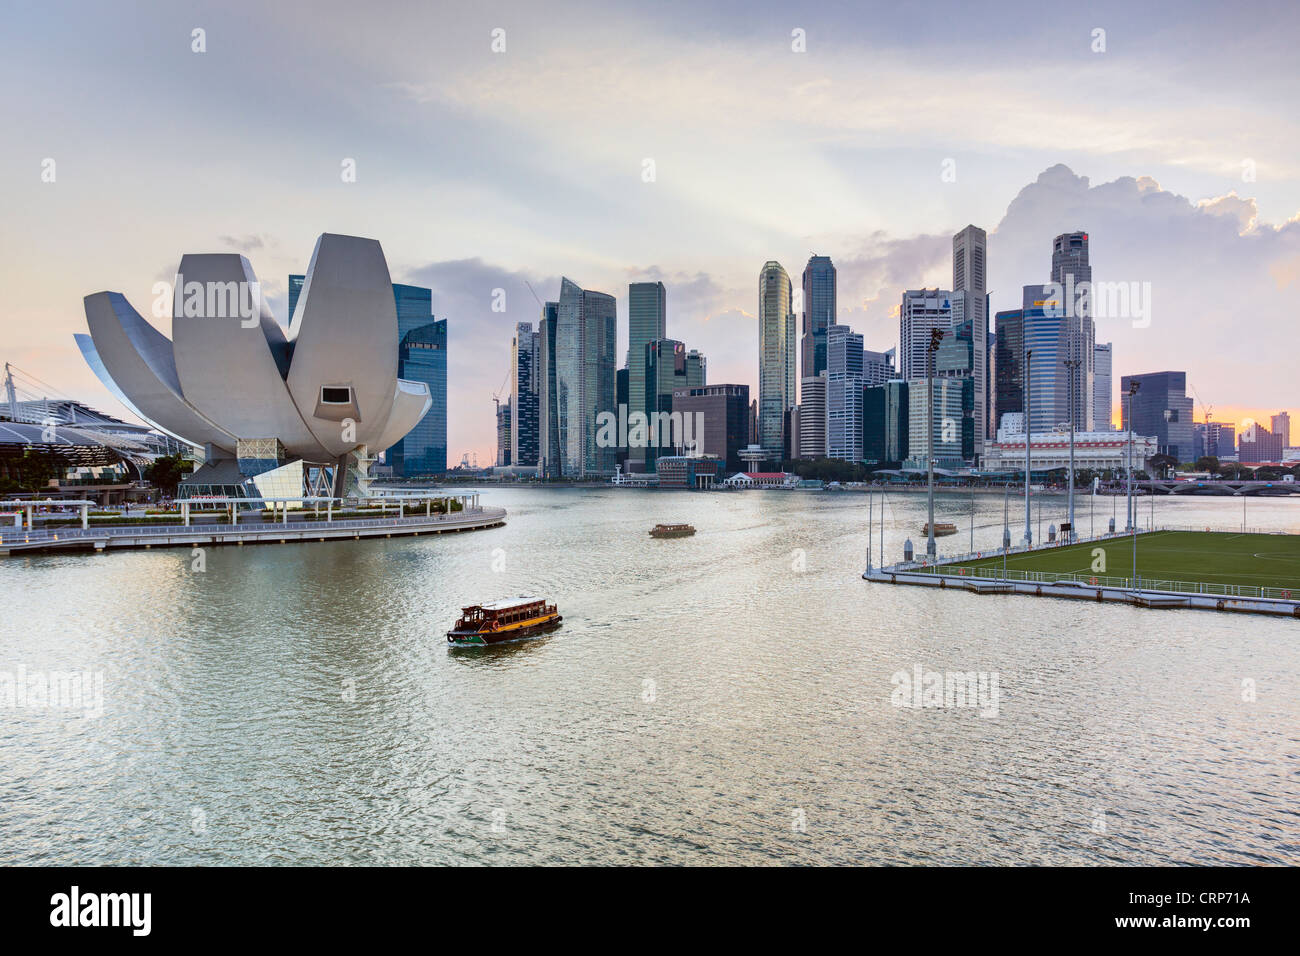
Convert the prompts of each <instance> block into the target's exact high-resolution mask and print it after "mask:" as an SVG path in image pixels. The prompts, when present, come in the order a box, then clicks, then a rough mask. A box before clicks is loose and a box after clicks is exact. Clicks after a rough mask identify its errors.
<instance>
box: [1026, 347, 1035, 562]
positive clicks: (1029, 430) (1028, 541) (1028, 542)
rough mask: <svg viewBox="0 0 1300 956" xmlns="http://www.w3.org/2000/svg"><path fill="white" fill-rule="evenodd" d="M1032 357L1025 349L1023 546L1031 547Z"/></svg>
mask: <svg viewBox="0 0 1300 956" xmlns="http://www.w3.org/2000/svg"><path fill="white" fill-rule="evenodd" d="M1033 356H1034V350H1033V349H1025V429H1024V431H1025V544H1026V545H1028V546H1031V547H1032V546H1033V543H1034V523H1033V518H1032V516H1031V514H1030V511H1029V477H1030V464H1029V442H1030V439H1031V438H1032V437H1033V433H1032V426H1031V425H1030V394H1031V389H1030V384H1031V378H1032V375H1033V372H1032V370H1031V368H1030V361H1029V360H1030V359H1031V358H1033Z"/></svg>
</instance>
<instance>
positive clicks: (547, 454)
mask: <svg viewBox="0 0 1300 956" xmlns="http://www.w3.org/2000/svg"><path fill="white" fill-rule="evenodd" d="M559 319H560V303H558V302H547V303H546V304H545V305H543V306H542V316H541V320H540V321H539V322H538V323H537V390H538V395H537V453H538V457H539V459H540V460H539V462H538V465H539V468H538V471H539V473H540V474H541V476H542V477H544V478H554V477H557V476H558V475H559V474H560V427H559V400H558V399H557V398H556V392H555V368H556V364H557V362H556V355H555V332H556V327H557V326H558V325H559Z"/></svg>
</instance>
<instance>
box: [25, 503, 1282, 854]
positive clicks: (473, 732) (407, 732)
mask: <svg viewBox="0 0 1300 956" xmlns="http://www.w3.org/2000/svg"><path fill="white" fill-rule="evenodd" d="M485 497H486V498H487V499H488V502H489V503H491V504H501V505H504V506H505V507H506V508H508V509H509V512H510V514H509V523H508V525H507V526H505V527H504V528H499V529H494V530H490V531H485V532H476V533H473V534H463V535H456V536H450V537H441V538H418V539H394V540H391V541H390V540H385V541H374V542H367V541H359V542H340V543H326V544H317V545H312V544H305V545H295V544H289V545H263V546H258V547H247V548H226V549H220V548H213V549H209V550H208V551H207V554H206V570H204V571H201V572H199V571H195V570H193V568H192V558H191V556H190V553H189V552H188V551H185V550H163V551H148V552H145V551H141V552H124V553H116V554H105V555H98V556H92V555H78V556H47V557H30V558H6V559H0V588H2V592H0V593H3V610H2V611H0V674H15V673H17V670H18V668H19V667H23V668H25V669H26V671H27V672H28V673H29V674H30V673H33V672H48V671H50V670H72V669H75V670H78V671H91V672H101V673H102V675H103V713H102V716H100V717H98V718H97V719H87V718H85V717H84V716H82V715H81V714H80V712H78V711H73V710H67V709H50V708H46V709H13V708H9V707H5V708H4V709H3V710H0V863H11V864H12V863H90V864H109V863H122V864H130V863H162V864H172V863H309V864H348V863H451V864H459V863H485V862H486V863H532V862H541V863H583V862H590V863H610V862H613V863H633V862H640V863H651V862H653V863H697V864H710V863H729V862H740V863H751V864H769V863H956V864H969V863H996V864H1020V863H1085V864H1105V863H1120V862H1127V863H1292V864H1294V863H1297V862H1300V847H1298V844H1300V809H1298V808H1300V777H1298V776H1297V771H1298V769H1300V761H1298V759H1297V758H1298V756H1300V622H1292V621H1286V620H1271V619H1264V618H1255V617H1244V616H1243V617H1236V616H1228V615H1218V614H1211V613H1206V612H1198V611H1159V612H1157V611H1144V610H1139V609H1132V608H1128V607H1123V606H1113V605H1101V606H1098V605H1091V604H1085V603H1076V602H1068V601H1051V600H1041V599H1033V598H1008V597H993V596H987V597H979V596H975V595H969V594H955V593H944V594H940V593H938V592H934V591H930V590H924V589H919V588H905V587H890V586H887V585H880V584H867V583H865V582H863V581H862V580H861V579H860V577H859V575H860V573H861V570H862V567H863V565H864V560H865V548H866V527H867V502H866V498H865V496H862V495H858V494H850V493H844V494H840V495H835V494H829V493H826V494H817V493H780V492H748V493H716V494H691V493H672V492H645V491H641V492H637V491H614V490H612V489H611V490H597V491H576V490H570V491H550V490H532V491H530V490H511V489H501V490H492V491H490V493H489V494H487V495H486V496H485ZM1144 504H1145V503H1144ZM1087 506H1088V502H1087V501H1086V500H1084V501H1083V503H1082V506H1081V507H1080V511H1079V514H1080V520H1079V524H1080V527H1081V529H1082V530H1085V531H1086V530H1087V528H1088V511H1087ZM924 507H925V502H924V498H923V497H921V496H909V495H901V494H900V495H893V496H891V497H890V499H889V505H888V510H887V513H886V522H885V526H886V531H885V544H886V553H887V555H888V556H889V557H890V558H891V559H896V558H897V557H899V555H900V553H901V550H902V542H903V539H904V538H905V537H907V536H909V535H910V536H912V537H913V538H914V539H915V540H916V541H918V542H920V541H921V539H920V536H919V534H918V533H917V532H918V529H919V528H920V525H921V523H922V522H923V521H924V520H925V519H924ZM976 507H977V514H976V516H975V524H976V532H975V534H976V544H977V546H978V547H991V546H994V545H996V543H997V542H998V541H999V539H1000V533H1001V526H1002V507H1003V502H1002V499H1001V497H988V498H980V499H979V500H978V502H977V506H976ZM1053 507H1055V508H1056V509H1057V511H1058V512H1059V508H1060V505H1059V503H1058V502H1053V503H1052V504H1051V505H1049V507H1048V509H1047V510H1046V512H1045V520H1044V526H1046V524H1047V523H1049V522H1050V521H1052V520H1055V521H1058V522H1059V520H1060V515H1059V513H1057V514H1055V515H1053V513H1052V508H1053ZM1121 507H1122V503H1121ZM969 508H970V501H969V499H968V498H955V497H945V498H943V499H942V500H941V503H940V510H939V519H940V520H952V521H955V522H956V523H957V524H958V525H959V526H960V527H961V528H962V532H961V533H960V534H959V535H957V536H955V537H950V538H946V539H942V541H941V546H942V545H948V546H950V547H951V548H952V549H954V550H965V548H966V546H967V544H968V540H969V538H968V531H967V527H968V524H967V523H968V521H969V518H968V514H969ZM1110 508H1111V502H1110V501H1109V500H1106V499H1098V511H1097V526H1098V529H1100V528H1101V527H1102V525H1103V524H1104V520H1103V519H1104V518H1107V517H1109V514H1110ZM1247 508H1248V509H1249V510H1248V519H1247V520H1248V523H1249V524H1250V525H1252V526H1268V527H1278V528H1287V529H1290V530H1292V531H1300V500H1274V501H1267V500H1260V499H1252V500H1250V501H1249V502H1248V504H1247ZM1014 509H1015V502H1014V499H1013V501H1012V513H1013V517H1012V527H1013V529H1016V527H1017V525H1016V519H1015V510H1014ZM1156 509H1157V510H1156V520H1157V522H1158V523H1169V524H1180V525H1193V526H1204V525H1214V526H1216V527H1236V526H1238V525H1239V524H1240V522H1241V520H1242V519H1241V503H1240V501H1234V500H1206V499H1199V500H1186V501H1183V500H1172V501H1171V500H1165V499H1160V500H1158V501H1157V502H1156ZM1143 514H1144V515H1145V514H1146V512H1145V511H1144V512H1143ZM674 520H680V521H690V522H692V523H693V524H695V525H696V526H697V527H698V528H699V529H700V532H699V534H697V535H696V536H695V537H693V538H689V539H681V540H672V541H655V540H652V539H650V538H648V536H647V535H646V531H647V530H648V529H649V528H650V526H651V525H653V524H654V523H655V522H657V521H674ZM1120 524H1121V525H1122V524H1123V519H1122V515H1121V519H1120ZM1017 536H1018V533H1017ZM921 547H922V548H923V547H924V545H923V544H921ZM525 593H535V594H539V595H544V596H547V597H550V598H553V599H555V600H557V601H558V603H559V605H560V609H561V612H562V613H563V614H564V617H565V623H564V627H563V628H562V629H560V630H559V631H557V632H555V633H554V634H552V635H549V636H547V637H544V638H541V639H538V640H533V641H528V642H522V643H518V644H514V645H508V646H505V647H500V648H491V649H487V650H485V651H449V650H448V648H447V647H446V644H445V641H444V637H443V634H444V632H445V631H446V630H447V628H448V626H449V625H450V624H451V623H452V621H453V620H454V618H455V616H456V612H457V609H458V607H459V606H460V605H461V604H467V603H476V602H479V601H485V600H490V599H495V598H500V597H506V596H516V595H520V594H525ZM918 665H919V666H921V667H922V668H923V669H924V670H927V671H929V670H935V671H985V672H991V673H996V674H997V676H998V680H999V689H1000V705H999V714H998V716H997V718H996V719H992V718H986V717H982V716H980V714H979V712H977V711H976V710H972V709H947V708H945V709H906V708H897V707H894V706H892V705H891V703H890V693H891V691H892V690H893V685H892V684H891V680H890V678H891V675H893V674H894V673H896V672H898V671H906V672H909V673H910V672H911V671H912V669H913V667H915V666H918ZM1245 680H1249V681H1253V682H1254V691H1255V697H1256V699H1255V700H1254V701H1253V702H1248V701H1244V700H1243V699H1242V698H1243V686H1244V685H1243V681H1245ZM1102 831H1104V832H1102Z"/></svg>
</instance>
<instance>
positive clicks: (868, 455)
mask: <svg viewBox="0 0 1300 956" xmlns="http://www.w3.org/2000/svg"><path fill="white" fill-rule="evenodd" d="M911 416H912V410H911V400H910V399H909V397H908V390H907V383H906V382H904V381H901V380H899V379H894V380H892V381H889V382H886V383H885V384H884V385H867V386H864V387H863V389H862V457H863V460H864V461H872V462H877V463H881V462H889V463H897V464H901V463H902V462H903V461H904V460H905V459H906V458H907V456H908V433H909V431H910V425H911Z"/></svg>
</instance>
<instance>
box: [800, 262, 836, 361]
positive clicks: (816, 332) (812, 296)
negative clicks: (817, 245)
mask: <svg viewBox="0 0 1300 956" xmlns="http://www.w3.org/2000/svg"><path fill="white" fill-rule="evenodd" d="M834 324H835V265H834V263H832V262H831V259H830V256H812V257H810V258H809V259H808V264H807V265H806V266H804V270H803V359H802V366H801V368H802V372H801V373H800V378H814V377H816V376H817V375H819V374H821V372H822V371H823V370H825V368H826V330H827V329H828V328H830V327H831V326H832V325H834Z"/></svg>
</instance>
